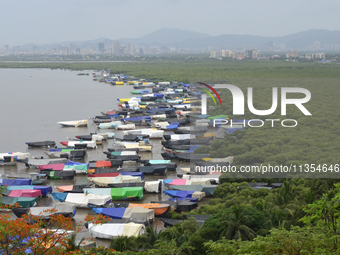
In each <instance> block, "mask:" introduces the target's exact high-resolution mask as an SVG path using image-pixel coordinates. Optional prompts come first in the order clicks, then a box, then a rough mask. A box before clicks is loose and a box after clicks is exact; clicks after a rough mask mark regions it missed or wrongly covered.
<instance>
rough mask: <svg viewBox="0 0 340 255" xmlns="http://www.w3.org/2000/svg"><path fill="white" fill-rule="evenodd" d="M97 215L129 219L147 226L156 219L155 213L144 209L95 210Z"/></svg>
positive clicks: (113, 208) (112, 208)
mask: <svg viewBox="0 0 340 255" xmlns="http://www.w3.org/2000/svg"><path fill="white" fill-rule="evenodd" d="M92 211H94V212H95V213H97V214H102V215H105V216H108V217H110V218H112V219H129V220H130V221H132V222H135V223H141V224H144V225H147V224H148V223H149V222H152V221H153V220H154V218H155V212H154V210H152V209H147V208H144V207H132V208H124V207H120V208H116V207H110V208H93V209H92Z"/></svg>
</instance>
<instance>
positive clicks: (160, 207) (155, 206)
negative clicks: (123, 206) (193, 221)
mask: <svg viewBox="0 0 340 255" xmlns="http://www.w3.org/2000/svg"><path fill="white" fill-rule="evenodd" d="M128 208H146V209H151V210H154V212H155V216H157V217H165V216H166V215H167V214H168V213H169V211H170V210H171V208H170V205H169V204H166V203H164V204H159V203H145V204H135V203H130V204H129V206H128Z"/></svg>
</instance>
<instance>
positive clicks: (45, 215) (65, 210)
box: [12, 203, 76, 220]
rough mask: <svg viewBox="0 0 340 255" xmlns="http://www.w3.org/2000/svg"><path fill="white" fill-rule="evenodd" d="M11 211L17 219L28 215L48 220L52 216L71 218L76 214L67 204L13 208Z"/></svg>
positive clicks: (73, 207) (72, 206) (74, 209)
mask: <svg viewBox="0 0 340 255" xmlns="http://www.w3.org/2000/svg"><path fill="white" fill-rule="evenodd" d="M12 211H13V213H14V214H15V216H17V217H18V218H21V217H22V216H23V215H28V214H29V215H30V216H33V217H41V218H42V219H44V220H49V219H50V218H51V216H52V215H63V216H64V217H67V218H73V216H74V215H75V214H76V207H75V206H74V205H71V204H67V203H56V204H54V206H50V207H32V208H13V209H12Z"/></svg>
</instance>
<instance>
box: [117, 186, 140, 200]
mask: <svg viewBox="0 0 340 255" xmlns="http://www.w3.org/2000/svg"><path fill="white" fill-rule="evenodd" d="M111 196H112V199H113V200H118V199H126V198H139V199H141V198H143V187H125V188H112V189H111Z"/></svg>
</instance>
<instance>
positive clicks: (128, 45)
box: [125, 43, 135, 55]
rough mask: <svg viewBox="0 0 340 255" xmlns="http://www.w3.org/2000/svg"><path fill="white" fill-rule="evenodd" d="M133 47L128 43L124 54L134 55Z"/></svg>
mask: <svg viewBox="0 0 340 255" xmlns="http://www.w3.org/2000/svg"><path fill="white" fill-rule="evenodd" d="M134 53H135V49H134V45H133V43H128V44H127V45H126V48H125V54H126V55H134Z"/></svg>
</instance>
